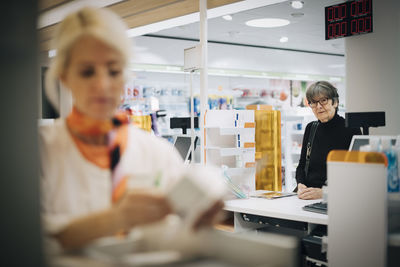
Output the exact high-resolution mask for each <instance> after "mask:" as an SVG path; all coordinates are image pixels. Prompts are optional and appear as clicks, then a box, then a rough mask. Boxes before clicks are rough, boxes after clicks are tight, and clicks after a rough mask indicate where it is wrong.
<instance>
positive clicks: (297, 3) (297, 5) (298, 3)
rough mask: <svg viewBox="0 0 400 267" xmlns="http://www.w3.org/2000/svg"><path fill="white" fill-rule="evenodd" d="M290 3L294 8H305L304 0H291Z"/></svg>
mask: <svg viewBox="0 0 400 267" xmlns="http://www.w3.org/2000/svg"><path fill="white" fill-rule="evenodd" d="M290 5H291V6H292V7H293V8H294V9H300V8H303V5H304V2H303V1H297V0H296V1H291V2H290Z"/></svg>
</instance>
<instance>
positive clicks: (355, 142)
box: [349, 135, 396, 151]
mask: <svg viewBox="0 0 400 267" xmlns="http://www.w3.org/2000/svg"><path fill="white" fill-rule="evenodd" d="M371 138H380V139H381V140H382V139H390V140H391V143H392V145H393V146H394V145H395V144H396V136H388V135H386V136H385V135H380V136H379V135H354V136H353V138H352V139H351V143H350V147H349V150H350V151H359V150H360V147H361V146H364V145H369V140H371Z"/></svg>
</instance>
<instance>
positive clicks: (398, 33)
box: [0, 0, 400, 266]
mask: <svg viewBox="0 0 400 267" xmlns="http://www.w3.org/2000/svg"><path fill="white" fill-rule="evenodd" d="M305 2H306V3H307V2H308V1H305ZM317 2H319V1H317ZM329 2H332V4H333V3H334V1H329ZM335 3H336V2H335ZM38 5H39V3H38V1H29V3H26V1H22V0H16V1H7V2H5V3H4V4H3V5H2V9H3V8H4V9H3V10H7V12H3V13H2V16H1V17H0V21H1V25H4V26H3V27H2V29H3V30H4V32H3V36H7V38H2V41H1V49H0V55H1V57H0V58H1V59H2V60H1V61H0V68H1V81H2V84H3V90H1V92H2V94H1V113H2V114H3V125H4V127H2V131H1V135H0V139H1V140H2V148H3V149H2V150H1V159H2V164H1V169H2V171H3V173H2V174H3V179H1V188H2V194H1V196H2V201H1V202H2V204H3V206H4V209H3V212H4V214H5V215H6V216H2V220H1V229H7V231H3V232H4V233H3V236H2V240H3V242H4V244H7V245H5V246H3V248H2V253H1V254H2V262H3V263H4V264H5V265H9V264H7V263H11V262H12V263H13V264H14V265H17V266H28V265H32V263H35V264H33V265H35V266H42V265H43V257H42V251H41V237H40V220H39V177H38V169H37V166H38V157H37V155H38V147H37V137H38V136H37V118H40V117H41V113H40V111H38V101H36V99H40V71H39V70H38V68H39V67H40V66H42V62H43V58H42V57H38V55H37V51H38V50H39V46H38V41H39V38H38V36H37V34H36V33H37V28H36V23H35V22H36V21H37V18H38V15H39V14H38V13H37V10H38ZM306 6H307V5H306ZM306 6H305V8H306ZM373 12H374V32H373V33H371V34H366V35H360V36H355V37H350V38H346V39H345V40H343V41H344V47H343V49H344V54H345V55H346V57H345V58H344V61H345V69H344V70H343V71H344V72H345V75H344V77H345V81H344V88H345V95H344V96H345V97H344V98H342V99H341V101H344V100H345V101H346V110H347V111H354V112H355V111H385V112H386V126H385V127H381V128H372V129H371V131H370V133H371V134H386V135H396V134H399V133H400V119H399V117H398V114H400V107H399V105H398V103H399V100H400V89H399V84H400V75H399V73H400V49H399V47H400V2H399V1H397V0H379V1H374V5H373ZM321 14H322V11H321ZM16 18H18V19H16ZM210 25H211V21H210V23H209V36H210V39H212V38H211V32H212V29H211V27H210ZM316 27H320V28H322V27H323V25H319V26H316ZM16 29H17V30H16ZM196 32H197V30H196ZM158 34H159V33H158ZM142 38H147V37H142ZM289 38H290V37H289ZM289 42H290V41H289ZM137 45H138V46H140V43H139V39H138V40H137ZM212 45H213V44H209V46H210V47H211V46H212ZM183 48H187V47H186V45H184V46H182V48H181V49H180V50H181V51H182V49H183ZM243 49H246V48H242V50H240V51H241V52H240V53H236V54H234V55H235V57H236V56H238V55H240V54H241V53H243V52H242V51H244V50H243ZM249 49H250V48H249ZM261 50H264V49H261ZM224 51H225V50H224ZM246 51H247V50H246ZM274 52H276V53H278V50H274ZM283 52H284V51H282V52H280V51H279V53H283ZM211 53H212V52H211V48H210V57H209V63H210V64H211V63H212V61H211ZM311 56H312V55H311V54H310V55H308V54H307V55H305V56H304V57H305V59H306V60H305V61H309V60H310V58H311ZM182 57H183V53H182V54H181V55H179V56H177V57H176V58H182ZM235 57H232V58H235ZM169 64H172V63H169ZM298 64H299V62H298V61H297V60H296V61H295V60H293V62H292V64H290V66H288V68H289V67H295V66H297V65H298ZM240 69H243V68H240ZM318 69H320V68H318ZM332 71H333V70H332ZM285 72H289V71H288V70H285ZM304 72H305V71H301V73H304ZM339 76H340V75H339ZM21 77H23V79H22V78H21ZM36 89H37V90H36ZM3 206H2V207H3ZM16 237H23V240H24V241H23V242H22V241H21V240H22V239H21V238H16ZM21 252H23V257H21V255H22V254H21ZM3 257H4V258H3ZM16 261H17V262H16Z"/></svg>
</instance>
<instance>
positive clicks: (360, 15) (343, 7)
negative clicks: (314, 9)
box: [325, 0, 373, 40]
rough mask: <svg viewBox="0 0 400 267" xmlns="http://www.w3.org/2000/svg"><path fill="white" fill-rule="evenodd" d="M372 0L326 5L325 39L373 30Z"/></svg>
mask: <svg viewBox="0 0 400 267" xmlns="http://www.w3.org/2000/svg"><path fill="white" fill-rule="evenodd" d="M372 28H373V27H372V0H356V1H348V2H345V3H342V4H337V5H333V6H328V7H325V40H330V39H336V38H342V37H347V36H352V35H357V34H363V33H368V32H372Z"/></svg>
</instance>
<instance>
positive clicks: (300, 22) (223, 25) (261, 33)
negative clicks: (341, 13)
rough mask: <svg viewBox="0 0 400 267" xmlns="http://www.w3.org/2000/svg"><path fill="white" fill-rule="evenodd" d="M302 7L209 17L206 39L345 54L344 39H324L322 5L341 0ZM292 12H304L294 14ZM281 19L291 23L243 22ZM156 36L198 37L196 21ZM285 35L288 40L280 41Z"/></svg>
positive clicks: (317, 0)
mask: <svg viewBox="0 0 400 267" xmlns="http://www.w3.org/2000/svg"><path fill="white" fill-rule="evenodd" d="M303 2H304V7H303V8H302V9H293V8H292V7H291V6H290V1H285V2H282V3H278V4H273V5H269V6H265V7H261V8H256V9H251V10H247V11H243V12H239V13H236V14H232V17H233V20H232V21H226V20H224V19H223V18H221V17H219V18H213V19H209V20H208V39H209V40H212V41H223V42H229V43H240V44H251V45H260V46H269V47H281V48H290V49H299V50H307V51H317V52H325V53H333V54H344V47H343V43H344V42H343V39H337V40H329V41H325V25H324V16H325V15H324V14H325V13H324V12H325V10H324V7H326V6H330V5H333V4H335V3H340V2H344V0H303ZM293 13H303V14H304V16H302V17H293V16H292V15H291V14H293ZM260 18H281V19H287V20H289V21H290V24H289V25H287V26H284V27H278V28H255V27H249V26H247V25H245V22H246V21H248V20H251V19H260ZM155 34H157V35H164V36H174V37H184V38H195V39H198V38H199V23H198V22H197V23H192V24H188V25H184V26H179V27H175V28H171V29H167V30H163V31H159V32H157V33H155ZM282 36H287V37H288V38H289V42H287V43H284V44H282V43H280V42H279V39H280V37H282Z"/></svg>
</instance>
